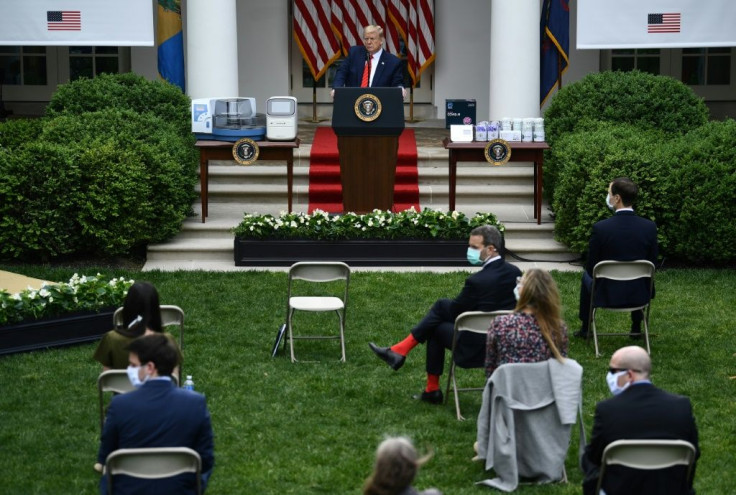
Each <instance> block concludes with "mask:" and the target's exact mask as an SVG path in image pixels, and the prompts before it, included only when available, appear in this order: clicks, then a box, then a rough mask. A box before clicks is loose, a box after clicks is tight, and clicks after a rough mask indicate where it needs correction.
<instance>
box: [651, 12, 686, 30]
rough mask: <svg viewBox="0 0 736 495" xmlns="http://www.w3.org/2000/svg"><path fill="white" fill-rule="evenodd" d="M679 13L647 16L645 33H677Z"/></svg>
mask: <svg viewBox="0 0 736 495" xmlns="http://www.w3.org/2000/svg"><path fill="white" fill-rule="evenodd" d="M679 32H680V13H679V12H678V13H669V14H649V15H648V16H647V33H679Z"/></svg>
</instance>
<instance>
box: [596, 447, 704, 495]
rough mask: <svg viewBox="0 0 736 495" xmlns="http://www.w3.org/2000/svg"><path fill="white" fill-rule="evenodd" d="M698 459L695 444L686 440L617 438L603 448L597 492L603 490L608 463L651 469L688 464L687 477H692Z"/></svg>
mask: <svg viewBox="0 0 736 495" xmlns="http://www.w3.org/2000/svg"><path fill="white" fill-rule="evenodd" d="M694 461H695V447H694V446H693V444H691V443H690V442H686V441H685V440H617V441H615V442H611V443H610V444H608V446H607V447H606V448H605V450H604V451H603V459H602V460H601V471H600V476H599V477H598V489H597V490H596V493H599V492H600V488H601V484H602V482H603V477H604V476H605V469H606V466H610V465H619V466H625V467H629V468H634V469H647V470H656V469H666V468H669V467H673V466H687V476H686V477H685V479H686V480H688V479H690V471H691V470H692V466H693V462H694Z"/></svg>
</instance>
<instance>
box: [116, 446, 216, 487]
mask: <svg viewBox="0 0 736 495" xmlns="http://www.w3.org/2000/svg"><path fill="white" fill-rule="evenodd" d="M105 473H106V477H107V488H108V494H110V495H113V494H114V493H115V483H114V479H113V477H114V476H115V475H119V474H123V475H126V476H132V477H134V478H142V479H149V480H150V479H163V478H170V477H172V476H178V475H180V474H184V473H194V476H195V477H196V481H195V483H196V490H197V491H196V493H197V494H201V493H202V479H201V478H202V460H201V459H200V457H199V454H198V453H197V452H196V451H194V450H192V449H190V448H188V447H151V448H141V449H118V450H115V451H113V452H111V453H110V455H108V456H107V460H106V461H105Z"/></svg>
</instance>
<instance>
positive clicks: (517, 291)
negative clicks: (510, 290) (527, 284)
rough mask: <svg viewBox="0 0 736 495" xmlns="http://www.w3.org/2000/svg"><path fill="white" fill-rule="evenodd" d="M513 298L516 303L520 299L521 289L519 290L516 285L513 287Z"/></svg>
mask: <svg viewBox="0 0 736 495" xmlns="http://www.w3.org/2000/svg"><path fill="white" fill-rule="evenodd" d="M514 297H515V298H516V300H517V301H518V300H519V299H520V298H521V289H519V286H518V285H517V286H516V287H514Z"/></svg>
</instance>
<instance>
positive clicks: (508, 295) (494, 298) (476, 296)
mask: <svg viewBox="0 0 736 495" xmlns="http://www.w3.org/2000/svg"><path fill="white" fill-rule="evenodd" d="M468 245H469V247H468V253H467V257H468V261H469V262H470V264H472V265H479V264H482V265H483V268H482V269H481V270H480V271H479V272H476V273H474V274H473V275H471V276H469V277H468V278H467V279H466V280H465V287H463V290H462V291H461V292H460V294H459V295H458V296H457V297H456V298H455V299H452V300H451V299H439V300H437V301H436V302H435V303H434V305H432V308H431V309H430V310H429V312H428V313H427V314H426V316H425V317H424V318H423V319H422V321H420V322H419V323H418V324H417V325H416V326H415V327H414V328H413V329H412V330H411V332H410V333H409V335H408V336H407V337H406V338H405V339H404V340H402V341H401V342H399V343H398V344H396V345H393V346H391V347H378V346H376V345H375V344H374V343H372V342H371V343H370V344H369V345H370V348H371V349H372V350H373V352H375V353H376V355H377V356H378V357H379V358H381V359H382V360H384V361H385V362H386V363H387V364H388V365H389V366H390V367H391V368H393V369H394V370H398V369H399V368H401V367H402V366H403V365H404V361H405V360H406V355H407V354H408V353H409V351H411V350H412V349H413V348H414V347H416V345H417V344H420V343H424V342H426V343H427V362H426V370H427V386H426V387H425V389H424V391H423V392H422V393H421V394H418V395H415V396H414V398H415V399H420V400H423V401H426V402H430V403H433V404H440V403H442V391H441V390H440V384H439V382H440V376H441V375H442V372H443V370H444V366H445V349H451V348H452V338H453V334H454V331H455V318H457V317H458V315H460V314H461V313H464V312H466V311H497V310H500V309H514V306H515V304H516V298H515V297H514V288H515V287H516V279H517V277H520V276H521V271H520V270H519V269H518V268H517V267H515V266H514V265H512V264H510V263H506V262H505V261H504V260H503V258H502V257H501V252H502V251H503V237H501V233H500V232H499V231H498V229H497V228H496V227H493V226H490V225H483V226H482V227H476V228H474V229H473V230H472V231H471V232H470V239H469V241H468ZM455 352H456V362H457V363H459V364H461V365H462V366H464V367H468V368H471V367H478V368H480V367H483V365H484V364H485V353H486V336H485V335H478V334H476V333H467V334H465V335H463V338H462V339H460V340H458V342H457V349H456V351H455Z"/></svg>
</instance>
